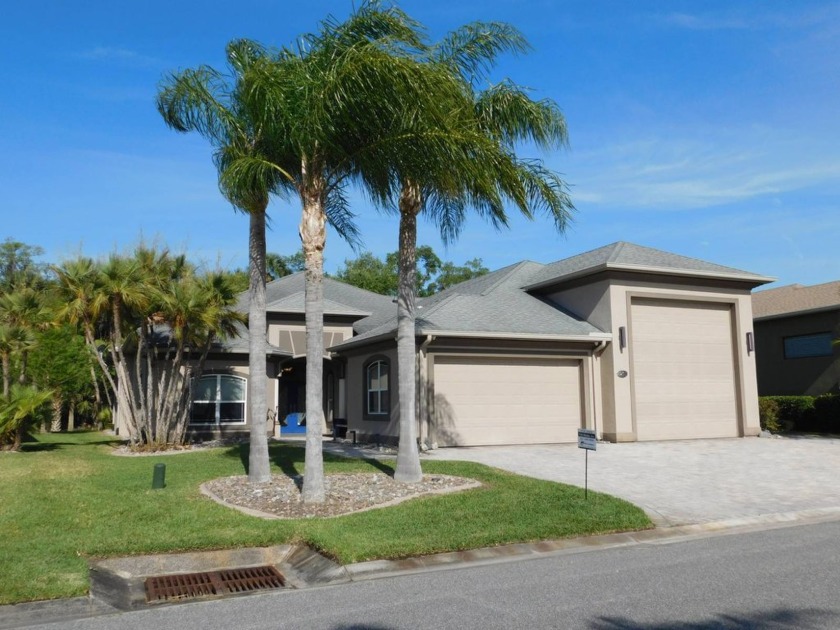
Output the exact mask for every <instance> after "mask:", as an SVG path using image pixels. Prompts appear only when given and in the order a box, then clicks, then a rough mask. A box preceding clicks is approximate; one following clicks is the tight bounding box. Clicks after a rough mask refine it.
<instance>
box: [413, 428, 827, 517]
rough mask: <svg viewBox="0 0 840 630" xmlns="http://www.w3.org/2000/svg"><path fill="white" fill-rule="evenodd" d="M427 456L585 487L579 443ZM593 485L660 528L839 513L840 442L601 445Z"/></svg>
mask: <svg viewBox="0 0 840 630" xmlns="http://www.w3.org/2000/svg"><path fill="white" fill-rule="evenodd" d="M424 458H426V459H429V460H467V461H473V462H480V463H482V464H487V465H489V466H495V467H497V468H502V469H504V470H509V471H511V472H515V473H518V474H521V475H527V476H530V477H536V478H538V479H547V480H550V481H560V482H563V483H568V484H574V485H578V486H583V485H584V451H583V450H581V449H578V448H577V445H576V444H557V445H542V446H484V447H472V448H442V449H437V450H435V451H430V452H429V453H427V454H426V455H425V456H424ZM589 488H590V489H592V490H596V491H599V492H605V493H607V494H611V495H614V496H617V497H620V498H622V499H626V500H627V501H630V502H631V503H634V504H636V505H638V506H639V507H641V508H642V509H644V510H645V511H646V512H647V513H648V515H649V516H650V517H651V518H652V519H653V521H654V522H655V523H656V524H657V525H661V526H668V525H688V524H695V523H709V522H714V521H723V520H730V519H738V518H750V517H759V516H766V515H770V514H780V513H790V512H801V511H806V510H815V509H825V508H832V509H837V508H840V439H834V438H822V437H770V438H734V439H715V440H691V441H688V440H685V441H671V442H634V443H626V444H610V443H602V442H599V443H598V445H597V450H596V451H595V452H590V453H589Z"/></svg>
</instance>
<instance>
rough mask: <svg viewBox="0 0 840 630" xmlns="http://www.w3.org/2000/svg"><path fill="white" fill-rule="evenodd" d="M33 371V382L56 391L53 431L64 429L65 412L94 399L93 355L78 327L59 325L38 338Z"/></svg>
mask: <svg viewBox="0 0 840 630" xmlns="http://www.w3.org/2000/svg"><path fill="white" fill-rule="evenodd" d="M29 368H30V370H29V372H30V376H31V378H32V382H33V383H34V384H35V385H36V386H38V387H39V388H41V389H42V390H45V391H46V390H50V391H52V392H53V396H52V401H51V403H52V423H51V426H50V430H51V431H60V430H61V417H62V411H63V409H65V408H71V409H73V408H75V407H76V406H77V405H78V404H79V403H81V402H83V401H85V400H92V399H93V398H94V387H93V383H92V382H91V379H90V353H89V351H88V349H87V347H86V346H85V341H84V338H83V337H82V335H81V334H79V332H78V331H77V330H76V329H75V328H74V327H71V326H69V325H64V326H57V327H53V328H50V329H48V330H46V331H44V332H43V333H41V334H40V335H38V345H37V347H36V349H35V351H33V353H32V358H31V360H30V365H29Z"/></svg>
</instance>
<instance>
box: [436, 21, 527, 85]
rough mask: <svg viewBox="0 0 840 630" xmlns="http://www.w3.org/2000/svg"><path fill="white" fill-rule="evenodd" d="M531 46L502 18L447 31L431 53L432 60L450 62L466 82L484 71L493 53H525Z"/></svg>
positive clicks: (446, 63)
mask: <svg viewBox="0 0 840 630" xmlns="http://www.w3.org/2000/svg"><path fill="white" fill-rule="evenodd" d="M530 48H531V46H530V44H528V41H527V40H526V39H525V37H524V36H523V35H522V33H521V32H520V31H519V30H518V29H516V28H515V27H513V26H511V25H510V24H506V23H504V22H472V23H470V24H467V25H465V26H462V27H461V28H458V29H456V30H454V31H452V32H450V33H449V34H447V35H446V36H445V37H444V38H443V39H442V40H441V41H440V42H439V43H438V44H436V45H435V46H434V47H433V48H432V50H431V53H430V60H431V62H432V63H438V64H444V65H447V66H450V67H451V68H452V69H454V70H455V71H456V72H458V73H460V74H461V75H462V76H463V77H464V79H465V80H466V81H468V82H471V83H472V82H474V81H477V80H478V79H481V78H483V77H485V76H486V75H487V73H488V72H489V71H490V70H491V69H492V68H493V66H494V65H495V62H496V57H498V56H499V55H500V54H502V53H505V52H511V53H514V54H516V53H524V52H527V51H528V50H530Z"/></svg>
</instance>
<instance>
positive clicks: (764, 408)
mask: <svg viewBox="0 0 840 630" xmlns="http://www.w3.org/2000/svg"><path fill="white" fill-rule="evenodd" d="M758 417H759V420H760V422H761V428H762V429H764V430H765V431H772V432H773V433H779V432H780V431H782V424H781V423H780V422H779V403H777V402H776V401H775V400H774V399H773V398H772V397H770V396H762V397H761V398H759V399H758Z"/></svg>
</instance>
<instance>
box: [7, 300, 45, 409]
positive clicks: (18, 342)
mask: <svg viewBox="0 0 840 630" xmlns="http://www.w3.org/2000/svg"><path fill="white" fill-rule="evenodd" d="M49 321H50V314H49V309H48V307H47V305H46V304H45V302H44V294H43V293H42V292H40V291H36V290H35V289H33V288H30V287H27V286H23V287H21V288H17V289H14V290H13V291H12V292H11V293H7V294H5V295H2V296H0V325H2V326H4V327H5V330H3V331H2V340H0V353H2V354H3V373H4V377H3V378H4V393H6V394H7V393H8V387H7V385H6V383H7V381H8V380H9V379H10V370H11V366H10V357H11V356H12V355H16V356H17V358H18V383H20V384H21V385H23V384H25V383H26V376H27V375H26V367H27V360H28V356H29V351H30V350H31V349H32V348H33V347H34V346H35V344H36V342H37V340H36V338H35V333H36V332H37V331H38V330H40V329H42V328H44V327H45V326H47V325H48V323H49ZM7 353H8V354H7Z"/></svg>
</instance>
